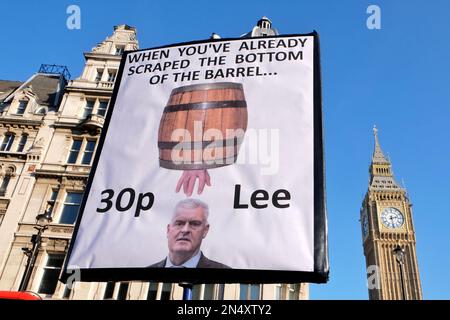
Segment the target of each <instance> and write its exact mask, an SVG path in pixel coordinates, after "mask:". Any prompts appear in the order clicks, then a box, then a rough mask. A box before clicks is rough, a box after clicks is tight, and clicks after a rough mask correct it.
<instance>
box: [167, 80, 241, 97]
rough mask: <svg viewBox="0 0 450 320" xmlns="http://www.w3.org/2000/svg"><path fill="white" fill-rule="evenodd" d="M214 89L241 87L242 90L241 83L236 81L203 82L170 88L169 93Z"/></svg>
mask: <svg viewBox="0 0 450 320" xmlns="http://www.w3.org/2000/svg"><path fill="white" fill-rule="evenodd" d="M214 89H241V90H243V87H242V83H237V82H216V83H203V84H192V85H189V86H183V87H178V88H175V89H173V90H172V93H171V95H174V94H177V93H180V92H190V91H200V90H214Z"/></svg>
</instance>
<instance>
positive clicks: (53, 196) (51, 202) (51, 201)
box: [48, 189, 59, 213]
mask: <svg viewBox="0 0 450 320" xmlns="http://www.w3.org/2000/svg"><path fill="white" fill-rule="evenodd" d="M58 192H59V190H58V189H52V192H51V193H50V198H49V200H48V204H49V206H50V207H49V208H48V210H49V212H50V213H53V209H54V208H55V202H56V197H57V196H58Z"/></svg>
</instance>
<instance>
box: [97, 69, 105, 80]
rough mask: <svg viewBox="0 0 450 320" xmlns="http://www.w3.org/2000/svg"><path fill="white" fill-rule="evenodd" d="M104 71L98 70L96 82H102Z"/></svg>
mask: <svg viewBox="0 0 450 320" xmlns="http://www.w3.org/2000/svg"><path fill="white" fill-rule="evenodd" d="M102 76H103V69H97V74H96V76H95V82H99V81H102Z"/></svg>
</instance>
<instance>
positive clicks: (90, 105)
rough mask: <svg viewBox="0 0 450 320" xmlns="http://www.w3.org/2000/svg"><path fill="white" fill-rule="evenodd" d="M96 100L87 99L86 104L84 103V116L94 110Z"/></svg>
mask: <svg viewBox="0 0 450 320" xmlns="http://www.w3.org/2000/svg"><path fill="white" fill-rule="evenodd" d="M94 104H95V100H86V104H85V105H84V111H83V118H86V117H87V116H89V115H91V114H92V110H94Z"/></svg>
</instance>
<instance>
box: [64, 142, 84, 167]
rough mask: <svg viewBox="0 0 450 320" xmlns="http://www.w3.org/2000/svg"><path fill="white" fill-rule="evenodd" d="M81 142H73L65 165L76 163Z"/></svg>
mask: <svg viewBox="0 0 450 320" xmlns="http://www.w3.org/2000/svg"><path fill="white" fill-rule="evenodd" d="M82 142H83V140H73V142H72V147H71V148H70V153H69V159H67V163H76V162H77V159H78V154H79V153H80V149H81V144H82Z"/></svg>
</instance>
